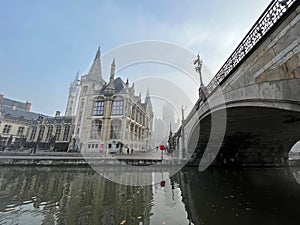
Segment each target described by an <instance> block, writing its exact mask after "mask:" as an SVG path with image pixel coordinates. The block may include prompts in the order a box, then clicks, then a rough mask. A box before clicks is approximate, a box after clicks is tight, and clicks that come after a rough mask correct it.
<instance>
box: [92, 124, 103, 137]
mask: <svg viewBox="0 0 300 225" xmlns="http://www.w3.org/2000/svg"><path fill="white" fill-rule="evenodd" d="M101 128H102V121H101V120H94V121H93V122H92V130H91V139H100V137H101Z"/></svg>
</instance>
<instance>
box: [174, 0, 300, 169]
mask: <svg viewBox="0 0 300 225" xmlns="http://www.w3.org/2000/svg"><path fill="white" fill-rule="evenodd" d="M299 37H300V6H299V1H295V0H288V1H280V0H276V1H272V3H270V5H269V7H268V8H267V9H266V11H265V12H264V13H263V15H262V16H261V17H260V18H259V19H258V21H257V22H256V23H255V25H254V26H253V27H252V29H251V30H250V31H249V33H248V34H247V35H246V37H245V38H244V39H243V40H242V42H241V43H240V45H239V46H238V47H237V48H236V50H235V51H234V52H233V53H232V55H231V56H230V57H229V59H228V60H227V61H226V62H225V64H224V65H223V66H222V68H221V69H220V70H219V72H218V73H217V74H216V76H215V77H214V78H213V79H212V81H211V82H210V83H209V84H208V86H207V87H206V88H205V92H206V97H205V98H203V99H199V100H198V102H197V103H196V105H195V106H194V108H193V109H192V111H191V112H190V114H189V115H188V117H187V118H186V119H185V121H184V122H183V125H182V127H181V129H180V130H179V132H177V134H176V136H175V137H176V138H177V143H184V142H185V143H187V145H186V146H185V147H186V148H185V150H184V152H183V154H184V155H188V154H193V156H192V157H193V158H192V161H193V162H194V163H195V164H199V162H200V160H201V162H205V161H206V162H210V161H213V160H214V163H216V164H223V165H224V164H235V165H236V164H239V165H247V164H248V165H249V164H255V165H261V164H267V165H274V164H279V165H281V164H287V160H288V152H289V151H290V149H291V147H292V146H293V145H294V144H295V143H296V142H297V141H298V140H299V139H300V133H299V130H300V60H299V59H300V38H299ZM223 123H224V127H222V124H223ZM183 137H184V140H182V139H183ZM180 146H181V145H180ZM180 146H178V148H180ZM186 149H187V150H186ZM206 150H207V151H206Z"/></svg>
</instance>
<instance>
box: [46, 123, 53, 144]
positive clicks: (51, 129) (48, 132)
mask: <svg viewBox="0 0 300 225" xmlns="http://www.w3.org/2000/svg"><path fill="white" fill-rule="evenodd" d="M52 131H53V127H52V126H49V127H48V131H47V135H46V141H49V139H50V137H51V136H52Z"/></svg>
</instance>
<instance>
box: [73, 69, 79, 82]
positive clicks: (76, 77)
mask: <svg viewBox="0 0 300 225" xmlns="http://www.w3.org/2000/svg"><path fill="white" fill-rule="evenodd" d="M78 81H79V69H78V70H77V73H76V76H75V79H74V82H78Z"/></svg>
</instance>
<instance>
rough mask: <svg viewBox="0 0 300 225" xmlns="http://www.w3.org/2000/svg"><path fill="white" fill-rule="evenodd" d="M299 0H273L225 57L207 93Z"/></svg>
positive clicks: (208, 92) (208, 86) (213, 88)
mask: <svg viewBox="0 0 300 225" xmlns="http://www.w3.org/2000/svg"><path fill="white" fill-rule="evenodd" d="M296 2H298V3H299V0H274V1H272V2H271V3H270V4H269V6H268V7H267V9H266V10H265V11H264V12H263V14H262V15H261V16H260V17H259V19H258V20H257V21H256V23H255V24H254V25H253V27H252V28H251V29H250V31H249V32H248V33H247V35H246V36H245V38H244V39H243V40H242V41H241V43H240V44H239V45H238V47H237V48H236V49H235V50H234V52H233V53H232V54H231V56H230V57H229V58H228V59H227V61H226V62H225V63H224V65H223V66H222V67H221V69H220V70H219V71H218V72H217V74H216V75H215V76H214V78H213V79H212V80H211V81H210V83H209V84H208V85H207V87H206V89H207V95H209V94H210V93H212V92H213V91H214V90H215V88H217V86H218V85H219V84H220V82H221V81H222V80H223V79H224V78H225V77H226V76H227V75H229V74H230V72H231V71H233V70H234V69H235V68H236V66H237V65H238V64H239V63H240V62H241V61H242V60H243V59H244V57H245V56H246V55H247V54H248V53H249V52H250V51H251V50H252V49H253V48H254V47H255V45H256V44H257V43H258V42H259V41H260V40H261V39H262V38H263V37H264V35H265V34H266V33H267V32H268V31H269V30H270V29H271V28H272V27H273V26H274V25H275V23H276V22H277V21H278V20H279V19H280V18H282V16H283V15H285V13H286V11H287V10H288V9H289V8H290V7H291V6H292V5H293V4H294V3H296Z"/></svg>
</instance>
